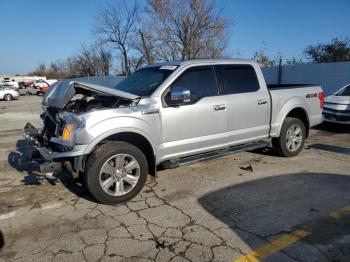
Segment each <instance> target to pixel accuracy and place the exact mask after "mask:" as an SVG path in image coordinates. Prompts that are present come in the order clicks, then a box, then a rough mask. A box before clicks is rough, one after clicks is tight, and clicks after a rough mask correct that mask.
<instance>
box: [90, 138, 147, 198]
mask: <svg viewBox="0 0 350 262" xmlns="http://www.w3.org/2000/svg"><path fill="white" fill-rule="evenodd" d="M147 175H148V164H147V159H146V157H145V155H144V154H143V152H142V151H141V150H140V149H139V148H137V147H135V146H134V145H131V144H129V143H125V142H119V141H118V142H114V141H108V142H107V143H105V144H102V145H101V146H99V147H98V148H97V149H96V150H95V151H94V152H93V153H92V154H91V155H90V156H89V158H88V160H87V164H86V173H85V175H84V183H85V186H86V187H87V189H88V190H89V192H90V193H91V195H92V196H93V197H94V198H95V199H96V200H97V201H98V202H100V203H103V204H117V203H120V202H125V201H128V200H130V199H132V198H133V197H135V196H136V195H137V194H138V193H139V192H140V191H141V189H142V188H143V186H144V185H145V183H146V180H147Z"/></svg>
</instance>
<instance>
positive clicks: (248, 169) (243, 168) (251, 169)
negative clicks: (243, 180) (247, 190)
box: [239, 164, 253, 172]
mask: <svg viewBox="0 0 350 262" xmlns="http://www.w3.org/2000/svg"><path fill="white" fill-rule="evenodd" d="M239 168H240V169H242V170H244V171H248V172H253V166H252V165H251V164H249V165H248V166H240V167H239Z"/></svg>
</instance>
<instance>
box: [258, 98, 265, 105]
mask: <svg viewBox="0 0 350 262" xmlns="http://www.w3.org/2000/svg"><path fill="white" fill-rule="evenodd" d="M265 104H267V100H265V99H259V100H258V105H259V106H260V105H265Z"/></svg>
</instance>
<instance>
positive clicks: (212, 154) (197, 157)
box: [162, 141, 267, 169]
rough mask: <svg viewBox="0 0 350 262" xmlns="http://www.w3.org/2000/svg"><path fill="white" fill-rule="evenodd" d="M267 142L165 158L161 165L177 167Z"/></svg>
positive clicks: (238, 151)
mask: <svg viewBox="0 0 350 262" xmlns="http://www.w3.org/2000/svg"><path fill="white" fill-rule="evenodd" d="M266 146H267V143H265V142H263V141H262V142H254V143H249V144H243V145H238V146H232V147H229V148H224V149H219V150H215V151H210V152H206V153H202V154H197V155H193V156H186V157H182V158H178V159H172V160H167V161H165V162H163V163H162V167H163V168H165V169H170V168H177V167H179V166H183V165H190V164H193V163H196V162H199V161H204V160H209V159H213V158H216V157H220V156H226V155H231V154H236V153H240V152H246V151H251V150H255V149H258V148H263V147H266Z"/></svg>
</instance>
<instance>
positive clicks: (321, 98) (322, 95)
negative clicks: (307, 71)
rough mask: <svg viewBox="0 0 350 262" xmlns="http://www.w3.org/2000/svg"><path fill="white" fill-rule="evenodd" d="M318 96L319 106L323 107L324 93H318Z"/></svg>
mask: <svg viewBox="0 0 350 262" xmlns="http://www.w3.org/2000/svg"><path fill="white" fill-rule="evenodd" d="M318 98H319V99H320V108H323V107H324V93H323V92H321V93H318Z"/></svg>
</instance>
